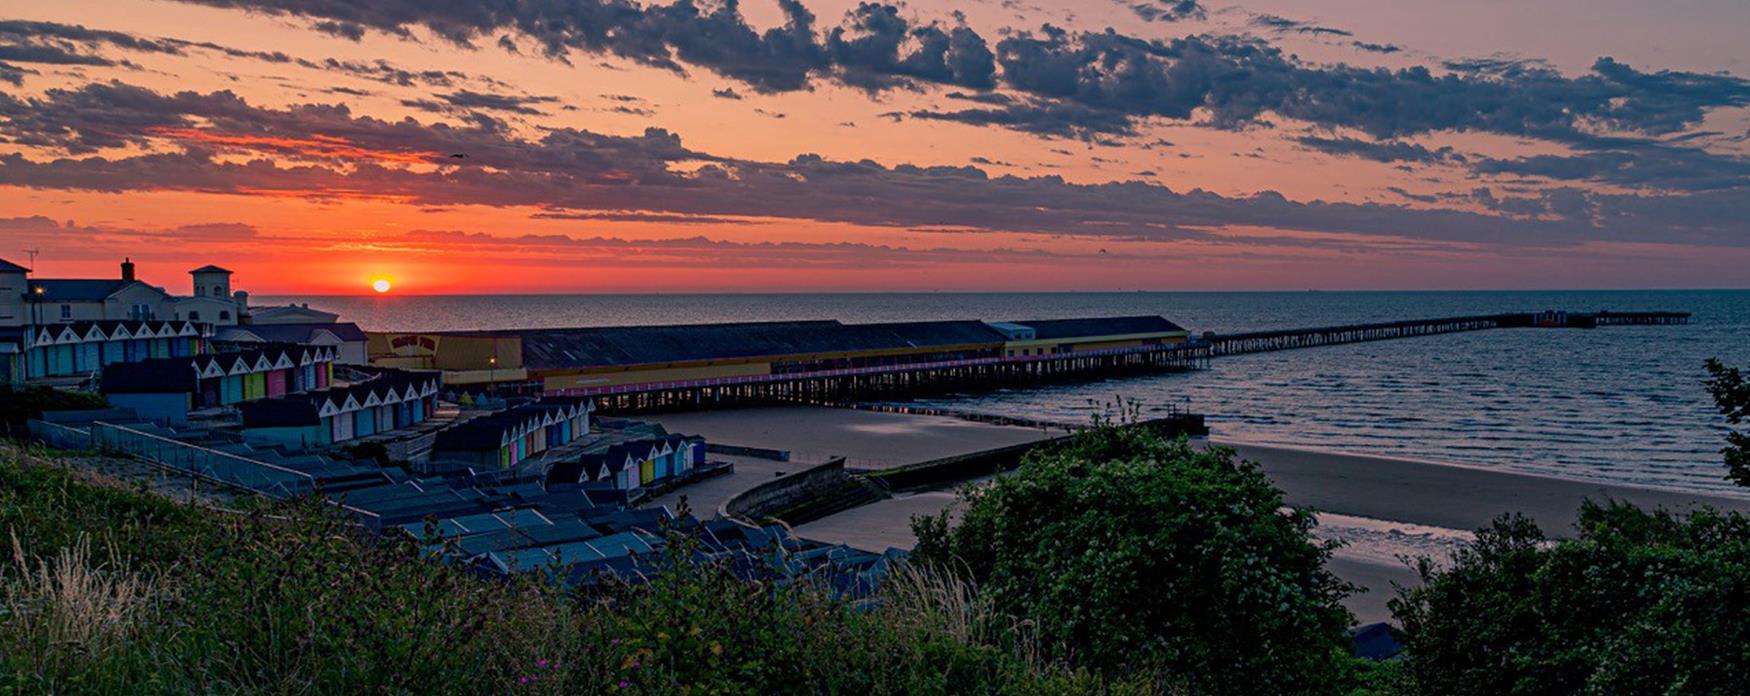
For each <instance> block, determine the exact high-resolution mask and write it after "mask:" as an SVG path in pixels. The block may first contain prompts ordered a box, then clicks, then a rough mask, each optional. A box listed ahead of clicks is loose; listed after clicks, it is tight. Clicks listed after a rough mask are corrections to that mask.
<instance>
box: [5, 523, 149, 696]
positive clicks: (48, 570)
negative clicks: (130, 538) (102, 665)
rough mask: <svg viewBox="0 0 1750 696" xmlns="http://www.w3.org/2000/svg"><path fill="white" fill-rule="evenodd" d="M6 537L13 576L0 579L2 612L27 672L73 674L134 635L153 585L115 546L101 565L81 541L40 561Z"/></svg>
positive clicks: (85, 539) (13, 538)
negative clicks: (13, 571) (137, 571)
mask: <svg viewBox="0 0 1750 696" xmlns="http://www.w3.org/2000/svg"><path fill="white" fill-rule="evenodd" d="M9 536H10V537H11V542H12V556H13V564H14V568H13V569H14V570H16V572H15V573H6V574H4V575H0V607H3V608H4V611H5V613H6V617H7V621H8V624H9V625H10V626H11V627H12V631H13V632H14V636H15V637H14V640H15V641H16V642H15V644H14V645H15V646H16V647H19V648H21V649H22V650H21V653H22V657H23V658H24V659H25V660H27V661H29V662H30V663H31V666H30V668H31V669H32V670H34V671H36V672H38V673H43V674H55V675H66V674H70V673H74V672H77V671H78V670H81V669H83V668H85V667H87V666H89V665H90V664H93V663H95V662H99V661H101V659H102V658H103V657H104V656H105V655H106V654H108V653H109V652H110V651H111V650H113V649H115V648H116V647H117V646H119V645H121V644H123V643H124V642H125V641H127V640H128V639H130V638H131V637H132V636H133V634H134V632H135V631H136V629H137V628H138V626H139V624H140V622H141V620H142V618H143V617H144V615H145V614H146V612H147V611H149V609H150V607H149V603H150V601H151V595H152V584H151V583H150V582H149V581H147V580H145V579H143V578H141V577H140V576H139V575H137V574H135V573H133V572H131V571H130V570H128V568H127V563H126V560H125V559H123V558H121V557H120V556H119V554H117V553H116V552H115V549H114V547H113V546H112V547H110V549H109V551H110V553H109V554H108V560H107V561H106V562H99V561H97V560H95V559H94V558H93V557H92V553H91V539H90V538H89V537H86V536H83V535H82V536H80V537H79V539H78V540H77V541H76V542H74V543H73V544H72V545H70V546H66V547H62V548H61V549H60V551H58V552H57V553H55V554H54V555H53V556H52V557H49V558H41V557H31V556H28V555H26V554H25V552H24V546H23V544H22V543H20V542H19V540H18V535H17V533H16V532H14V533H12V534H10V535H9Z"/></svg>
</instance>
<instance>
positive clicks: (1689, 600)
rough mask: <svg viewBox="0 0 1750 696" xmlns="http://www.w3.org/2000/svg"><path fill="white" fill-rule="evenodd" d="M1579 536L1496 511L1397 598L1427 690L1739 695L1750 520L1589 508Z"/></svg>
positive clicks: (1749, 581)
mask: <svg viewBox="0 0 1750 696" xmlns="http://www.w3.org/2000/svg"><path fill="white" fill-rule="evenodd" d="M1579 532H1580V534H1579V536H1578V538H1574V539H1568V540H1562V541H1556V542H1551V541H1549V540H1547V539H1546V538H1545V537H1544V535H1543V533H1542V531H1540V530H1539V529H1538V528H1537V526H1536V525H1535V524H1533V523H1531V522H1530V521H1529V520H1527V519H1525V518H1524V517H1520V516H1503V517H1502V518H1500V519H1498V520H1496V521H1495V522H1494V524H1493V525H1491V526H1490V527H1487V528H1485V529H1482V530H1479V531H1478V532H1477V538H1476V541H1475V542H1474V543H1472V544H1470V545H1468V546H1467V547H1465V548H1463V549H1461V550H1460V551H1458V552H1457V553H1456V554H1455V555H1454V557H1453V558H1452V562H1451V564H1450V567H1449V568H1446V569H1440V568H1437V567H1436V566H1435V565H1434V564H1433V563H1432V562H1431V561H1429V560H1428V559H1423V560H1422V561H1421V562H1420V568H1419V570H1420V572H1421V576H1422V586H1420V587H1416V588H1411V589H1408V590H1405V591H1404V592H1403V593H1402V594H1401V596H1400V597H1399V598H1398V599H1394V600H1392V602H1391V607H1392V614H1393V615H1394V616H1395V617H1396V618H1397V619H1398V621H1399V622H1401V623H1402V625H1403V634H1402V639H1403V641H1404V643H1405V647H1406V649H1407V653H1408V658H1407V662H1406V663H1405V672H1406V676H1407V678H1408V679H1407V680H1408V681H1409V682H1410V684H1411V685H1412V689H1411V690H1412V691H1413V692H1415V693H1422V694H1479V695H1480V694H1491V695H1492V694H1577V693H1589V694H1653V693H1657V694H1712V693H1743V690H1744V683H1745V682H1744V675H1745V674H1746V673H1747V672H1750V652H1746V651H1745V648H1744V646H1746V645H1750V519H1746V518H1745V517H1744V516H1743V515H1740V514H1737V513H1731V514H1724V513H1720V512H1716V511H1713V510H1710V509H1702V510H1699V511H1696V512H1693V513H1691V514H1689V515H1688V516H1675V515H1672V514H1670V513H1667V512H1664V511H1659V512H1647V511H1644V510H1641V509H1640V508H1637V507H1634V506H1632V505H1627V504H1621V503H1613V504H1609V505H1597V504H1593V503H1590V502H1588V503H1586V504H1585V505H1584V506H1583V507H1582V508H1581V511H1580V523H1579Z"/></svg>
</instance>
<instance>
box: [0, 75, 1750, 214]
mask: <svg viewBox="0 0 1750 696" xmlns="http://www.w3.org/2000/svg"><path fill="white" fill-rule="evenodd" d="M0 129H3V134H4V135H6V136H7V137H9V138H13V139H15V140H19V141H28V142H31V143H33V144H35V145H37V146H40V147H58V148H61V149H64V150H66V151H67V152H69V153H91V152H92V150H94V149H96V148H101V147H106V146H109V145H114V144H130V143H131V144H140V145H144V146H149V147H150V150H149V151H147V152H146V153H145V154H135V153H130V154H116V155H95V154H84V155H83V156H74V157H66V158H60V159H39V158H32V157H27V156H25V155H23V154H18V153H10V154H4V155H0V185H10V186H20V187H29V188H38V189H59V190H83V191H105V192H122V191H191V192H203V193H216V194H231V195H266V196H294V197H304V198H308V199H313V200H318V201H320V200H326V199H345V198H357V197H365V196H368V197H376V198H382V199H385V200H391V201H396V202H401V203H405V204H408V205H412V206H419V207H441V206H459V205H485V206H529V207H536V208H540V209H541V210H543V211H544V212H546V213H558V214H592V213H593V214H613V213H621V212H625V211H639V212H645V213H652V214H666V215H679V216H689V217H694V216H705V217H730V218H737V217H749V218H778V219H790V220H817V221H824V222H835V223H847V224H854V225H866V226H883V227H898V228H910V229H932V230H964V231H1010V232H1028V233H1040V234H1054V235H1078V236H1101V237H1111V236H1121V237H1138V238H1149V239H1157V240H1175V239H1189V238H1194V239H1206V238H1208V237H1209V235H1210V233H1209V232H1208V229H1209V228H1218V227H1223V226H1248V227H1265V228H1278V229H1288V230H1305V231H1312V232H1328V233H1342V234H1348V235H1364V236H1373V237H1378V238H1390V239H1403V238H1410V239H1415V240H1420V241H1421V242H1424V243H1445V242H1462V243H1468V244H1479V243H1480V244H1500V245H1511V246H1548V247H1554V246H1570V245H1574V244H1580V243H1583V242H1587V241H1598V240H1602V241H1658V242H1675V243H1692V244H1716V245H1739V246H1742V245H1745V244H1750V235H1746V234H1745V231H1746V227H1745V225H1746V223H1745V220H1746V219H1750V197H1746V196H1744V195H1742V191H1737V190H1708V191H1699V192H1696V193H1693V194H1689V195H1628V194H1603V193H1596V192H1592V193H1588V192H1570V193H1560V194H1557V193H1549V192H1543V193H1539V194H1536V195H1537V198H1536V199H1535V200H1534V201H1529V202H1522V203H1515V204H1513V205H1518V206H1521V207H1527V206H1530V205H1531V204H1532V203H1535V204H1536V205H1539V206H1541V208H1540V210H1541V212H1539V213H1537V214H1535V215H1501V214H1483V213H1476V212H1468V211H1464V210H1447V209H1432V210H1430V209H1419V210H1418V209H1409V208H1405V207H1402V206H1397V205H1386V204H1374V203H1330V202H1323V201H1304V202H1302V201H1292V200H1289V199H1287V198H1285V197H1283V196H1281V195H1279V194H1277V193H1274V192H1268V191H1267V192H1263V193H1259V194H1256V195H1252V196H1239V197H1235V196H1222V195H1218V194H1215V193H1210V192H1206V191H1201V190H1191V191H1185V192H1181V191H1174V190H1172V189H1169V188H1167V187H1164V186H1160V185H1156V184H1152V183H1147V182H1142V181H1126V182H1116V183H1106V184H1077V183H1071V182H1068V181H1065V180H1064V179H1062V178H1060V177H1055V176H1039V177H1017V176H1009V175H1004V176H992V175H991V174H989V173H988V172H986V171H984V170H983V169H980V168H978V167H974V166H962V167H955V166H929V167H923V166H914V165H904V164H901V165H894V166H885V165H882V164H879V163H876V162H872V161H866V160H865V161H856V162H850V161H838V160H829V159H826V158H823V157H819V156H816V155H803V156H800V157H797V158H794V159H792V160H790V161H788V162H759V161H750V160H740V159H733V158H723V157H716V156H713V155H710V154H708V153H702V152H697V151H694V150H690V149H688V148H686V147H685V146H684V145H683V144H682V143H681V141H680V139H679V138H678V137H677V136H675V135H674V134H672V133H668V132H666V131H662V130H659V129H650V130H647V131H645V132H644V133H643V134H641V135H638V136H612V135H603V134H598V133H592V132H589V131H582V130H577V129H572V128H550V129H545V130H543V131H542V132H541V133H540V135H539V137H537V138H533V139H530V138H525V137H520V136H517V135H515V134H513V133H512V132H510V131H508V130H506V129H503V128H499V127H494V126H493V125H492V124H490V123H469V124H463V125H451V124H443V123H437V124H422V123H419V122H417V121H414V120H412V119H402V120H399V121H387V120H381V119H375V118H371V117H366V116H358V115H354V114H352V113H351V112H350V111H348V110H347V108H346V107H344V106H334V105H302V106H294V107H289V108H284V109H269V108H261V107H256V106H253V105H250V104H248V103H246V102H244V101H243V100H242V99H240V98H238V97H236V96H235V95H233V94H231V93H229V92H212V93H204V94H203V93H195V92H183V93H177V94H158V93H155V92H152V91H150V90H144V89H141V88H138V87H133V86H129V85H123V84H116V83H111V84H98V85H88V86H86V87H83V88H80V89H77V90H49V91H47V92H45V93H44V94H43V95H42V96H41V97H32V98H19V97H14V96H9V95H0ZM452 152H462V153H467V154H468V155H469V159H468V160H467V162H466V164H462V165H458V164H456V163H455V162H453V161H451V160H449V159H447V158H446V154H445V153H452ZM411 164H418V165H424V166H418V167H410V166H408V165H411ZM430 165H437V166H435V167H433V166H430ZM1501 210H1503V211H1505V210H1507V209H1506V208H1502V209H1501Z"/></svg>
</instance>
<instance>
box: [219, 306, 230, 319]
mask: <svg viewBox="0 0 1750 696" xmlns="http://www.w3.org/2000/svg"><path fill="white" fill-rule="evenodd" d="M230 320H231V313H230V312H228V311H225V310H222V309H221V310H219V321H230Z"/></svg>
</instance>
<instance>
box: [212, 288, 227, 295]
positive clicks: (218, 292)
mask: <svg viewBox="0 0 1750 696" xmlns="http://www.w3.org/2000/svg"><path fill="white" fill-rule="evenodd" d="M224 296H225V286H223V285H214V286H213V297H224Z"/></svg>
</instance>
